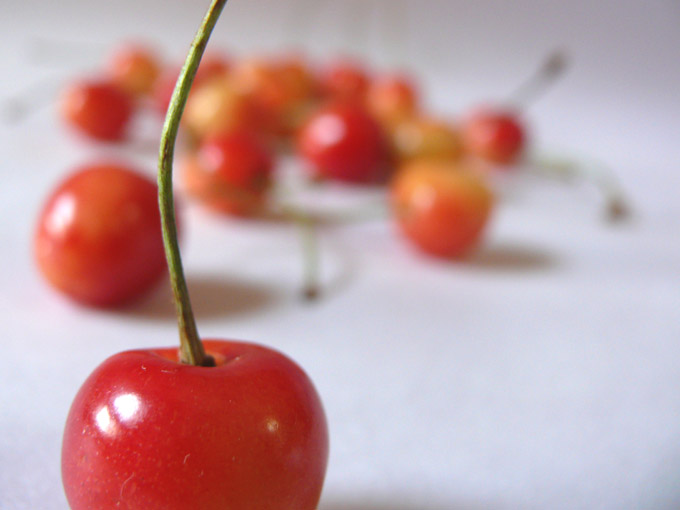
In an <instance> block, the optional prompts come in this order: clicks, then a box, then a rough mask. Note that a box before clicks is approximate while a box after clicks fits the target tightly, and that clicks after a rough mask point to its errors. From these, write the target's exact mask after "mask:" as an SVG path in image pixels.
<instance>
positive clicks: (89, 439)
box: [62, 340, 328, 510]
mask: <svg viewBox="0 0 680 510" xmlns="http://www.w3.org/2000/svg"><path fill="white" fill-rule="evenodd" d="M205 348H206V351H207V353H208V354H210V355H212V356H213V357H214V358H215V361H216V365H217V366H215V367H210V368H208V367H197V366H192V365H185V364H180V363H179V362H178V354H177V353H178V351H177V349H154V350H138V351H129V352H124V353H120V354H116V355H114V356H112V357H111V358H109V359H107V360H106V361H104V363H103V364H102V365H100V366H99V367H98V368H97V369H96V370H95V371H94V372H93V373H92V375H90V377H89V378H88V379H87V380H86V381H85V383H84V384H83V386H82V387H81V389H80V391H79V392H78V394H77V396H76V398H75V400H74V402H73V405H72V406H71V410H70V412H69V415H68V418H67V421H66V430H65V431H64V442H63V446H62V477H63V482H64V488H65V490H66V496H67V498H68V501H69V504H70V506H71V509H72V510H94V509H97V510H117V509H120V508H125V509H127V510H161V509H162V510H191V509H200V510H224V509H227V508H228V509H229V510H315V509H316V507H317V503H318V501H319V497H320V493H321V488H322V485H323V480H324V476H325V470H326V463H327V458H328V430H327V425H326V419H325V415H324V411H323V408H322V405H321V401H320V399H319V397H318V395H317V393H316V390H315V389H314V386H313V385H312V382H311V381H310V380H309V378H308V377H307V375H306V374H305V373H304V372H303V371H302V369H301V368H300V367H298V366H297V365H296V364H295V363H294V362H293V361H291V360H290V359H288V358H287V357H285V356H284V355H282V354H280V353H278V352H276V351H273V350H271V349H268V348H265V347H261V346H256V345H253V344H247V343H241V342H225V341H216V340H212V341H211V340H208V341H205Z"/></svg>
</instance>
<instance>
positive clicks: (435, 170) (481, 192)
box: [391, 160, 493, 258]
mask: <svg viewBox="0 0 680 510" xmlns="http://www.w3.org/2000/svg"><path fill="white" fill-rule="evenodd" d="M391 195H392V206H393V209H394V212H395V218H396V221H397V224H398V225H399V228H400V231H401V233H402V234H403V235H404V236H405V237H406V238H407V239H408V240H409V241H411V242H412V243H413V244H414V245H415V246H416V247H418V248H419V249H420V250H422V251H423V252H425V253H428V254H430V255H435V256H438V257H447V258H448V257H460V256H462V255H464V254H466V253H467V252H468V251H470V249H471V248H472V247H474V245H475V244H476V243H477V242H478V241H479V238H480V236H481V235H482V232H483V230H484V227H485V226H486V223H487V221H488V218H489V214H490V212H491V208H492V206H493V195H492V194H491V191H490V190H489V188H488V187H487V185H486V183H485V182H484V180H483V179H482V177H481V176H480V175H479V174H477V173H476V172H473V171H471V170H470V169H468V168H465V167H462V166H461V165H460V164H459V163H452V162H447V161H435V160H421V161H418V162H414V163H411V164H409V165H407V166H406V167H404V168H403V169H402V170H401V171H400V172H399V173H398V174H397V176H396V177H395V179H394V181H393V183H392V186H391Z"/></svg>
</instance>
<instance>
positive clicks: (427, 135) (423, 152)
mask: <svg viewBox="0 0 680 510" xmlns="http://www.w3.org/2000/svg"><path fill="white" fill-rule="evenodd" d="M389 132H390V137H391V142H392V150H393V151H394V154H395V157H396V158H397V160H399V161H400V162H407V161H413V160H417V159H424V158H426V159H439V160H449V161H455V160H458V159H460V158H461V157H462V156H463V153H464V149H463V140H462V138H461V134H460V131H459V130H458V128H457V127H456V126H455V125H453V124H452V123H449V122H446V121H443V120H439V119H435V118H432V117H426V116H415V117H410V118H406V119H403V120H401V121H399V122H396V123H395V124H393V125H392V126H391V129H390V130H389Z"/></svg>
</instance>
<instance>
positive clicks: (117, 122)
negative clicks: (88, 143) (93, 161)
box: [60, 80, 133, 141]
mask: <svg viewBox="0 0 680 510" xmlns="http://www.w3.org/2000/svg"><path fill="white" fill-rule="evenodd" d="M60 111H61V114H62V116H63V118H64V120H65V121H66V122H67V123H68V124H70V125H71V126H73V127H75V128H76V129H77V130H78V131H80V132H81V133H84V134H85V135H88V136H90V137H92V138H96V139H99V140H108V141H117V140H121V139H122V138H123V137H124V136H125V130H126V128H127V125H128V122H129V120H130V117H131V116H132V111H133V105H132V99H131V98H130V96H128V95H127V94H126V93H124V92H122V91H121V90H120V89H119V88H118V87H117V86H115V85H114V84H113V83H111V82H108V81H101V80H99V81H97V80H89V81H80V82H77V83H74V84H73V85H71V86H70V87H68V88H67V89H66V91H65V92H64V93H63V95H62V97H61V102H60Z"/></svg>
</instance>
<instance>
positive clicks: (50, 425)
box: [0, 0, 680, 510]
mask: <svg viewBox="0 0 680 510" xmlns="http://www.w3.org/2000/svg"><path fill="white" fill-rule="evenodd" d="M207 3H208V2H207V1H198V0H191V1H190V0H135V1H131V0H120V1H117V2H110V1H103V0H91V1H89V2H80V1H75V0H61V1H59V2H37V1H35V0H26V1H23V2H10V1H8V0H5V1H4V2H3V3H2V6H1V8H0V63H1V64H2V66H3V69H4V72H3V73H2V78H1V79H0V98H1V97H13V96H16V95H17V94H18V95H24V94H26V93H28V94H34V95H35V97H36V101H37V102H38V103H44V107H43V108H40V109H39V110H38V111H36V112H35V113H34V114H32V115H30V116H29V117H28V118H27V119H26V120H25V121H23V122H21V123H19V124H6V123H5V124H2V125H0V155H1V157H2V170H1V172H2V185H1V186H0V217H1V221H0V240H1V241H0V268H2V269H1V270H0V324H2V328H1V329H2V332H3V335H2V340H0V508H2V509H3V510H4V509H7V510H10V509H12V510H13V509H45V510H52V509H65V508H66V506H67V505H66V501H65V498H64V496H63V493H62V488H61V481H60V474H59V449H60V441H61V432H62V427H63V423H64V420H65V417H66V413H67V411H68V406H69V404H70V402H71V399H72V398H73V396H74V395H75V392H76V391H77V388H78V387H79V385H80V384H81V382H82V381H83V380H84V378H85V377H86V376H87V375H88V374H89V373H90V372H91V370H92V369H93V368H94V367H95V366H96V365H97V364H98V363H99V362H100V361H101V360H103V359H104V358H105V357H106V356H108V355H110V354H113V353H114V352H117V351H120V350H124V349H129V348H137V347H143V346H157V345H173V344H174V343H175V341H176V333H175V325H174V319H173V317H172V310H171V309H170V308H169V306H166V305H167V303H166V302H165V301H163V298H160V297H156V298H154V297H152V298H150V299H149V300H147V301H145V302H144V303H142V304H141V305H140V306H139V307H137V308H134V309H128V310H124V311H120V312H115V313H111V312H108V313H107V312H102V311H91V310H84V309H80V308H78V307H76V306H74V305H72V304H71V303H69V302H67V301H66V300H64V299H62V298H60V297H59V296H57V295H56V294H55V293H53V292H52V291H51V290H50V289H48V288H47V287H46V285H45V284H44V283H43V282H42V281H41V280H40V278H39V276H38V275H37V273H36V271H35V270H34V267H33V262H32V258H31V248H30V242H31V236H32V230H33V228H34V223H35V219H36V216H37V213H38V210H39V207H40V205H41V203H42V200H43V199H44V197H45V194H46V193H47V192H48V191H49V190H50V189H51V188H52V187H53V185H54V183H55V182H56V181H58V180H59V178H60V177H61V176H62V175H64V173H65V172H67V171H68V170H69V169H71V168H72V167H73V166H74V165H77V164H80V163H83V162H86V161H87V160H88V158H95V157H100V156H101V155H102V154H104V155H108V156H111V157H122V158H126V159H127V160H129V161H132V162H134V163H136V164H138V165H140V166H143V167H144V168H147V169H148V172H149V173H150V174H152V173H153V171H154V156H153V153H149V152H148V151H146V150H142V149H140V148H139V147H126V148H124V149H119V148H115V147H110V146H109V147H106V146H105V147H101V146H97V145H94V144H90V143H87V142H84V141H83V140H81V139H78V138H77V137H73V136H72V135H70V134H68V133H66V132H65V130H64V129H63V128H62V127H61V125H60V123H59V120H58V119H57V117H56V115H55V113H54V111H53V110H54V108H53V97H52V95H51V93H50V92H49V87H48V90H47V92H46V90H45V86H44V84H45V83H46V82H47V83H55V84H57V86H58V85H59V84H61V83H65V82H66V81H67V80H68V79H69V78H70V77H73V76H76V75H78V74H80V73H81V72H89V71H96V69H97V66H98V65H100V63H101V62H103V61H104V59H105V56H106V55H107V52H108V51H110V49H111V48H112V47H114V46H115V45H116V44H117V43H119V42H120V41H123V40H128V39H133V40H144V41H149V42H151V43H153V44H156V45H157V47H158V48H159V50H162V51H163V52H164V53H165V55H166V56H167V58H168V59H169V60H170V59H176V60H180V59H181V58H183V55H184V53H185V51H186V49H187V47H188V45H189V43H190V41H191V38H192V36H193V34H194V32H195V30H196V27H197V26H198V24H199V22H200V19H201V18H202V16H203V13H204V10H205V8H206V6H207ZM679 27H680V3H678V2H677V1H674V0H653V1H649V2H638V1H635V0H617V1H614V0H603V1H599V2H591V1H588V0H576V1H572V2H558V1H543V0H541V1H539V0H521V1H515V2H506V1H501V0H493V1H485V2H465V1H459V0H422V1H407V0H373V1H371V0H345V1H342V0H336V1H333V2H330V1H324V0H314V1H312V0H305V1H302V0H297V1H294V0H290V1H285V2H284V1H277V2H274V1H272V0H248V1H245V0H231V1H230V2H229V4H228V6H227V8H226V10H225V12H224V15H223V19H222V20H221V21H220V22H219V24H218V27H217V29H216V32H215V34H214V38H213V43H212V44H214V45H217V46H220V47H223V48H225V49H227V50H229V51H231V52H233V53H234V54H235V55H248V54H258V53H267V54H271V53H276V52H280V51H282V50H286V49H296V50H300V51H303V52H305V53H307V54H309V55H310V56H311V57H314V58H316V59H318V60H319V61H323V60H324V59H327V58H330V57H333V56H336V55H338V54H350V55H358V56H361V57H363V58H364V59H365V60H366V61H367V62H368V63H370V64H371V65H373V66H374V67H375V68H377V69H391V68H400V69H407V70H409V71H411V72H412V73H413V74H414V75H415V76H417V77H418V78H419V80H420V81H421V83H422V87H423V91H424V93H425V95H426V97H427V102H428V105H429V106H430V107H431V109H432V110H433V111H437V112H442V113H446V114H447V115H450V116H451V117H455V116H457V115H459V114H462V113H464V112H465V111H467V110H468V109H469V108H470V107H472V106H474V105H476V104H478V103H480V102H485V101H494V100H502V99H503V98H504V97H505V95H507V94H508V93H509V92H511V91H512V90H514V89H515V88H516V87H517V86H518V85H519V84H520V83H521V82H522V81H523V79H524V78H525V77H526V76H527V75H528V74H530V73H531V72H532V70H533V69H535V68H536V66H537V65H538V63H539V62H540V61H541V60H542V59H543V58H544V57H545V55H546V54H547V53H549V52H550V51H552V50H553V49H555V48H563V49H564V50H566V51H567V52H568V54H569V56H570V60H571V63H572V65H571V68H570V69H569V72H568V73H567V74H566V75H565V77H564V78H563V79H562V80H561V81H560V82H559V83H558V84H556V85H555V87H554V89H553V90H551V91H550V92H549V93H547V94H546V95H545V97H543V98H541V99H540V101H538V102H537V103H536V104H535V105H533V106H532V107H531V108H530V109H529V110H528V112H527V116H526V118H527V120H528V122H529V123H530V125H531V129H532V135H533V140H534V145H535V146H536V147H537V148H540V149H542V150H544V151H545V152H548V153H550V152H553V153H566V154H570V155H582V156H583V157H587V158H594V159H597V160H601V161H604V162H606V163H607V164H608V166H609V167H611V168H612V169H613V170H614V171H615V172H616V174H617V176H618V178H619V179H620V181H621V183H622V184H623V186H624V189H625V190H626V192H627V194H628V196H629V197H630V199H631V202H632V205H633V209H634V215H633V217H632V219H631V220H630V221H629V222H626V223H623V224H620V225H614V226H612V225H608V224H606V223H605V222H603V221H602V219H601V217H600V210H599V206H600V203H599V197H598V195H597V194H596V192H595V191H593V190H591V189H590V188H588V187H587V186H566V187H565V186H561V185H559V184H556V183H542V182H535V181H533V180H527V181H526V182H524V181H523V180H522V179H521V178H519V179H518V180H517V182H514V183H511V184H510V186H511V187H512V192H511V193H509V194H508V196H507V197H505V198H504V200H503V201H502V203H501V206H500V207H499V209H498V211H497V213H496V216H495V218H494V222H493V224H492V227H491V229H490V231H489V232H488V235H487V238H486V242H485V244H484V246H483V247H482V248H481V249H480V252H479V253H478V254H477V255H475V256H473V257H472V258H471V259H470V260H469V261H467V262H461V263H443V262H437V261H432V260H428V259H426V258H424V257H421V256H419V255H417V254H415V253H414V252H413V250H411V249H409V247H408V246H406V245H404V244H403V243H402V242H400V241H399V239H397V238H396V236H395V235H394V232H393V227H392V226H391V225H390V224H389V222H388V221H372V222H368V223H366V224H360V225H354V226H348V227H343V228H341V229H340V228H336V229H332V230H330V231H327V232H323V233H322V238H321V243H322V280H323V284H324V285H325V286H326V288H327V292H326V295H325V296H324V298H323V299H322V300H321V301H320V302H319V303H317V304H314V305H305V304H303V303H301V302H300V301H299V300H298V299H297V296H296V289H297V286H298V282H299V279H300V269H299V266H300V262H299V260H298V259H299V255H298V251H299V248H298V245H297V240H296V238H295V233H294V230H293V229H285V228H281V227H279V226H266V225H257V226H253V225H249V224H244V223H241V222H236V221H223V220H221V219H219V218H215V217H214V216H210V215H207V214H206V213H204V212H203V211H201V210H197V209H194V208H192V207H189V208H188V209H187V211H186V213H187V234H186V239H185V244H184V254H185V262H186V266H187V271H188V274H189V281H190V285H192V290H193V291H194V294H195V301H196V307H197V312H198V320H199V324H200V327H201V331H202V332H203V333H204V334H205V335H206V336H218V337H234V338H242V339H249V340H256V341H260V342H262V343H265V344H268V345H271V346H274V347H276V348H278V349H281V350H283V351H285V352H287V353H288V354H290V355H291V356H292V357H293V358H295V359H296V360H297V361H298V362H299V363H300V364H301V365H302V366H304V367H305V368H306V370H307V371H308V372H309V374H310V375H311V376H312V379H313V380H314V381H315V383H316V385H317V388H318V390H319V392H320V393H321V395H322V398H323V400H324V403H325V406H326V411H327V414H328V418H329V423H330V429H331V443H332V444H331V458H330V465H329V470H328V476H327V483H326V486H325V491H324V495H323V498H322V503H321V505H320V510H387V509H390V510H435V509H437V510H458V509H460V510H466V509H474V510H477V509H489V510H497V509H517V508H535V509H551V510H554V509H561V508H565V509H567V508H569V509H574V508H603V509H604V508H607V509H642V508H644V509H674V508H680V391H678V388H679V387H680V368H679V367H680V364H679V363H678V359H680V200H678V183H680V178H679V177H678V174H679V173H680V163H679V162H680V143H678V137H679V135H680V93H679V91H680V29H679ZM46 55H51V57H49V58H48V57H47V56H46ZM55 55H58V58H56V57H55ZM192 282H193V283H192ZM164 295H165V294H163V296H164Z"/></svg>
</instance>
